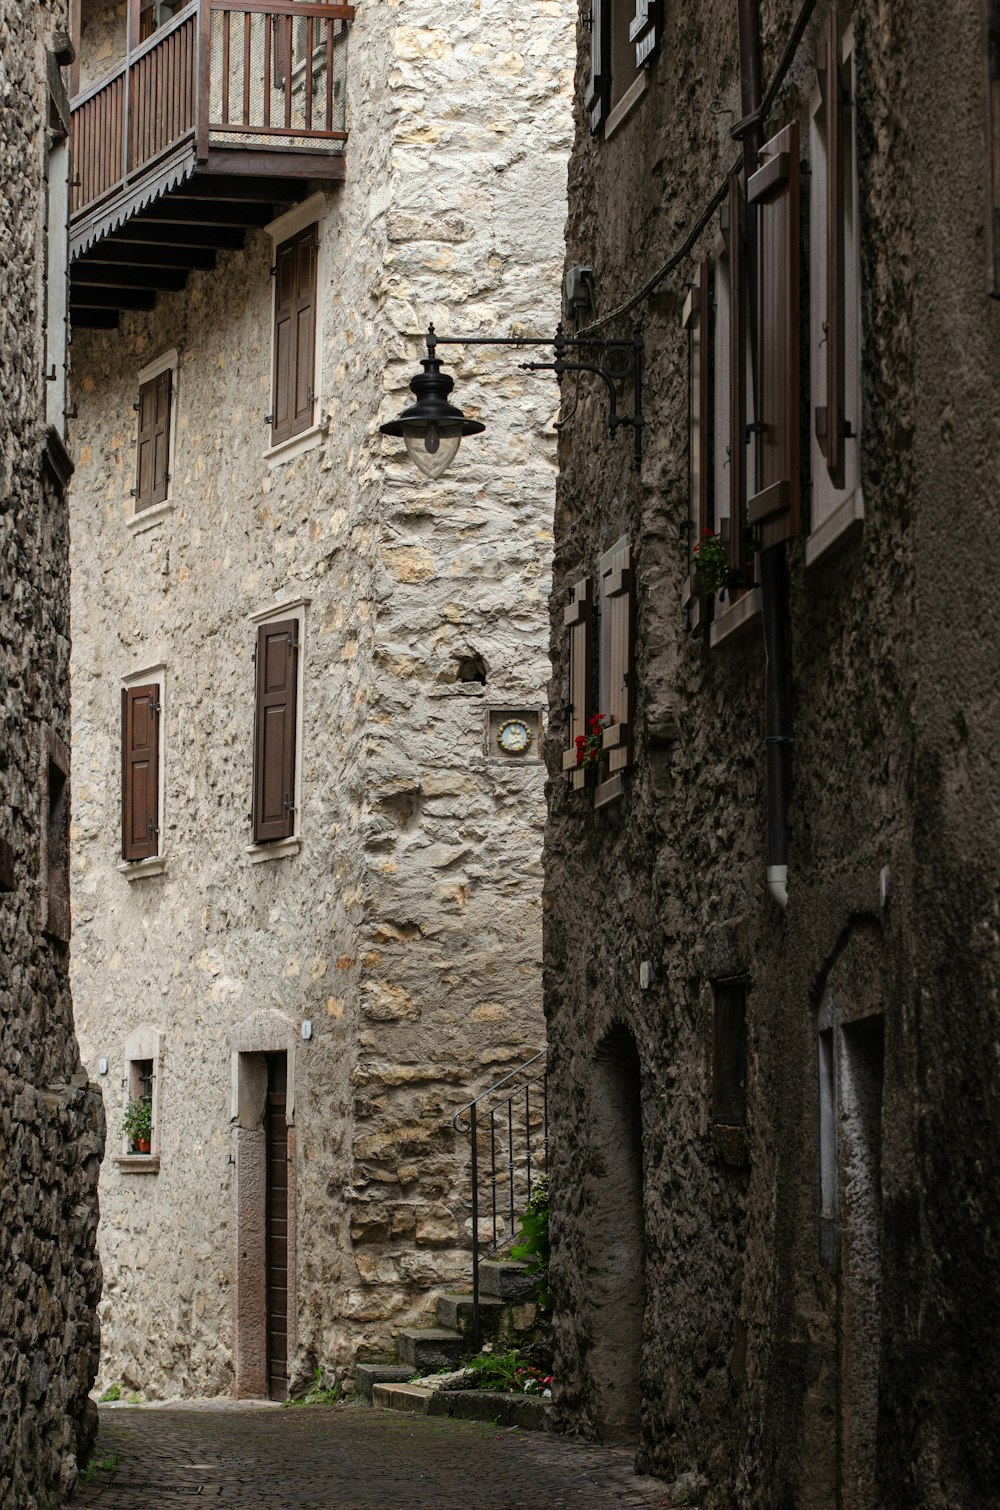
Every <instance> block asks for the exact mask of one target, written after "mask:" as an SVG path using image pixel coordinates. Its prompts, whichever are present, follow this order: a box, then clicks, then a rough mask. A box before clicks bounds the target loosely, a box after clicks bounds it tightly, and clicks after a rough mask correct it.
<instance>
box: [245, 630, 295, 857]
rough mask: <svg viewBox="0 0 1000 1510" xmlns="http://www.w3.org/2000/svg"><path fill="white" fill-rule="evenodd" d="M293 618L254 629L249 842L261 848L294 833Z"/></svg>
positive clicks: (289, 836)
mask: <svg viewBox="0 0 1000 1510" xmlns="http://www.w3.org/2000/svg"><path fill="white" fill-rule="evenodd" d="M298 637H299V625H298V620H297V619H284V620H282V621H281V622H280V623H273V624H262V625H261V626H260V628H259V629H258V630H257V698H256V716H255V720H254V779H253V839H254V843H255V844H267V843H270V842H271V841H272V840H275V839H290V838H291V837H292V835H293V834H294V833H295V802H296V796H295V718H296V711H297V700H298V663H299V638H298Z"/></svg>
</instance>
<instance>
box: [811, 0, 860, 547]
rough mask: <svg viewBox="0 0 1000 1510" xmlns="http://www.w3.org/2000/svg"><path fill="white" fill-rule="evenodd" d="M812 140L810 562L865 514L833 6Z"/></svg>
mask: <svg viewBox="0 0 1000 1510" xmlns="http://www.w3.org/2000/svg"><path fill="white" fill-rule="evenodd" d="M816 65H817V73H818V75H819V80H820V89H819V92H818V95H817V96H816V98H815V99H814V102H813V109H812V113H811V118H810V128H809V139H810V157H811V168H812V173H811V178H810V191H809V215H810V237H809V365H810V383H811V387H812V395H813V411H812V416H813V423H812V426H811V435H810V463H811V467H810V470H811V474H812V511H811V519H810V538H809V540H808V542H807V546H806V560H807V561H813V560H816V559H817V558H818V557H819V556H820V555H822V554H823V552H824V551H825V550H826V549H827V548H828V547H829V546H830V545H832V544H833V543H834V541H836V540H838V539H840V538H841V537H842V536H843V535H844V534H845V532H846V531H848V530H849V529H851V528H852V527H853V526H855V525H857V524H859V523H860V521H861V519H862V518H863V517H864V509H863V504H862V497H861V476H860V444H861V442H860V433H861V238H860V235H859V225H858V210H859V195H858V174H857V133H856V129H855V128H856V120H855V107H854V95H855V90H854V78H853V67H854V58H853V42H852V38H851V35H850V33H848V35H847V36H846V37H844V38H843V39H842V38H841V36H840V33H839V28H838V24H837V12H836V10H832V11H831V12H830V15H829V18H828V21H827V27H826V31H825V33H824V36H823V38H822V39H821V44H820V47H819V48H818V50H817V60H816Z"/></svg>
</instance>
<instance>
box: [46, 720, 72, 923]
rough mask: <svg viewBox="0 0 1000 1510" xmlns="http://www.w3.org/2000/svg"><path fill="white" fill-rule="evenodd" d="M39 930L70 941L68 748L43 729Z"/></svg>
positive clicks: (50, 731)
mask: <svg viewBox="0 0 1000 1510" xmlns="http://www.w3.org/2000/svg"><path fill="white" fill-rule="evenodd" d="M41 839H42V845H41V877H40V880H41V900H42V932H43V933H46V934H48V936H49V937H50V938H54V939H58V940H59V941H60V942H61V943H68V942H69V934H70V905H69V750H68V749H67V747H66V745H65V744H64V743H63V741H62V740H61V739H60V738H59V736H58V734H56V733H55V732H54V731H53V730H52V729H49V728H45V729H44V730H43V745H42V827H41Z"/></svg>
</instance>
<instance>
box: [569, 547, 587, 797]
mask: <svg viewBox="0 0 1000 1510" xmlns="http://www.w3.org/2000/svg"><path fill="white" fill-rule="evenodd" d="M567 596H568V598H569V602H568V603H567V605H566V607H565V609H564V610H563V624H564V625H565V627H566V630H567V632H568V633H567V640H568V643H567V671H566V729H567V741H566V749H565V751H564V752H563V770H564V771H565V772H566V774H567V776H568V778H569V784H570V787H571V788H572V790H573V791H577V792H578V791H581V790H582V788H583V787H584V786H585V785H586V783H587V773H586V770H585V769H584V767H583V765H582V764H581V763H580V762H579V761H578V759H577V743H576V741H577V740H578V739H579V738H584V739H585V738H586V737H587V735H588V733H589V732H590V728H589V719H590V715H591V712H592V707H593V704H592V701H591V677H592V674H593V672H592V657H593V640H594V583H593V578H591V577H584V578H583V579H582V580H581V581H580V582H576V583H574V584H573V586H572V587H570V588H569V591H568V594H567Z"/></svg>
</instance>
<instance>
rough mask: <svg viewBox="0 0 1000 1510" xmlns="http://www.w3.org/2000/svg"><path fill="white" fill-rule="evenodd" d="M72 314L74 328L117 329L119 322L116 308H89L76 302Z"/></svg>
mask: <svg viewBox="0 0 1000 1510" xmlns="http://www.w3.org/2000/svg"><path fill="white" fill-rule="evenodd" d="M72 315H73V329H74V330H117V329H118V326H119V324H120V323H121V318H120V316H119V314H118V311H117V309H91V308H88V307H87V306H85V305H82V304H77V305H74V307H73V311H72Z"/></svg>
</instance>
